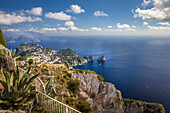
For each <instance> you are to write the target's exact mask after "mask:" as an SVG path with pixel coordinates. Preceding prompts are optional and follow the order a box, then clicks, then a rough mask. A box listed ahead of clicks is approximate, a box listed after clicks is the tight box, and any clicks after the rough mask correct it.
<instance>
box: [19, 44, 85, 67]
mask: <svg viewBox="0 0 170 113" xmlns="http://www.w3.org/2000/svg"><path fill="white" fill-rule="evenodd" d="M16 52H17V53H18V54H20V55H21V56H22V57H23V58H24V59H30V58H31V59H34V60H35V61H36V62H37V63H51V64H65V65H67V66H75V65H81V64H83V63H84V62H85V61H86V60H85V59H84V58H82V57H80V56H79V55H78V54H77V53H76V52H75V51H73V50H72V49H70V48H68V49H62V50H59V51H56V50H54V49H51V48H45V47H42V46H40V45H38V44H28V43H23V44H22V45H20V46H18V47H17V48H16Z"/></svg>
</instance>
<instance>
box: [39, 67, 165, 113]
mask: <svg viewBox="0 0 170 113" xmlns="http://www.w3.org/2000/svg"><path fill="white" fill-rule="evenodd" d="M36 70H39V71H38V72H39V73H40V78H41V79H42V80H43V81H44V82H46V81H47V80H49V79H50V80H51V85H55V84H57V88H56V95H57V99H58V100H59V101H62V102H63V103H66V104H67V105H69V106H72V107H73V108H76V109H78V110H80V111H81V112H83V113H91V110H92V112H93V113H164V112H165V110H164V108H163V106H162V105H161V104H158V103H148V102H142V101H137V100H132V99H125V98H123V97H122V95H121V92H120V91H119V90H117V89H116V87H115V86H114V84H111V83H108V82H103V77H102V76H101V75H98V74H97V73H95V72H94V71H89V70H79V69H69V68H67V67H66V66H63V65H60V64H43V65H40V66H37V67H36ZM88 103H89V104H88Z"/></svg>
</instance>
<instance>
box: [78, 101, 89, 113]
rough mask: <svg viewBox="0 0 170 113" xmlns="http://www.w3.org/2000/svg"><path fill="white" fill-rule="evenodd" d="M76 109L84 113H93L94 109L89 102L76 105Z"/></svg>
mask: <svg viewBox="0 0 170 113" xmlns="http://www.w3.org/2000/svg"><path fill="white" fill-rule="evenodd" d="M76 107H77V109H78V110H79V111H80V112H82V113H91V112H92V108H91V107H90V104H89V103H88V102H86V101H82V100H80V101H79V102H78V103H77V104H76Z"/></svg>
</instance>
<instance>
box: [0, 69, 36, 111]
mask: <svg viewBox="0 0 170 113" xmlns="http://www.w3.org/2000/svg"><path fill="white" fill-rule="evenodd" d="M29 71H30V68H29V69H28V70H27V71H26V73H24V75H23V76H22V77H21V78H20V75H19V69H18V67H16V69H15V70H14V71H13V72H12V74H11V75H9V73H8V72H7V71H6V70H5V69H4V68H1V72H2V78H3V80H0V83H1V84H2V86H3V89H1V91H0V107H1V108H2V109H10V110H18V109H21V108H23V106H24V105H28V104H30V101H31V100H32V99H34V98H35V91H30V84H31V83H32V81H33V80H34V79H35V78H36V77H37V76H38V74H37V75H35V76H32V77H31V78H30V77H29V76H30V75H31V74H32V73H29Z"/></svg>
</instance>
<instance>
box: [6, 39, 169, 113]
mask: <svg viewBox="0 0 170 113" xmlns="http://www.w3.org/2000/svg"><path fill="white" fill-rule="evenodd" d="M44 39H45V41H44V42H41V43H38V44H40V45H42V46H44V47H48V48H53V49H55V50H59V49H66V48H71V49H73V50H74V51H76V52H77V53H78V54H79V55H80V56H89V55H92V56H94V58H95V61H94V62H93V63H92V62H89V63H86V64H84V65H80V66H76V67H74V68H78V69H85V70H92V71H95V72H97V73H98V74H100V75H102V76H103V77H104V79H105V81H106V82H111V83H113V84H115V86H116V88H117V89H119V90H120V91H121V92H122V96H123V97H124V98H132V99H137V100H142V101H147V102H157V103H161V104H163V106H164V107H165V109H166V110H167V113H168V112H169V113H170V37H151V36H150V37H146V36H143V37H135V36H127V37H126V36H113V37H112V36H84V37H83V36H74V37H73V36H65V37H64V36H56V37H44ZM20 44H21V43H8V48H13V49H14V48H16V47H17V46H18V45H20ZM101 55H104V56H105V57H106V61H105V62H104V63H98V62H97V61H96V60H97V57H98V56H101Z"/></svg>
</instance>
